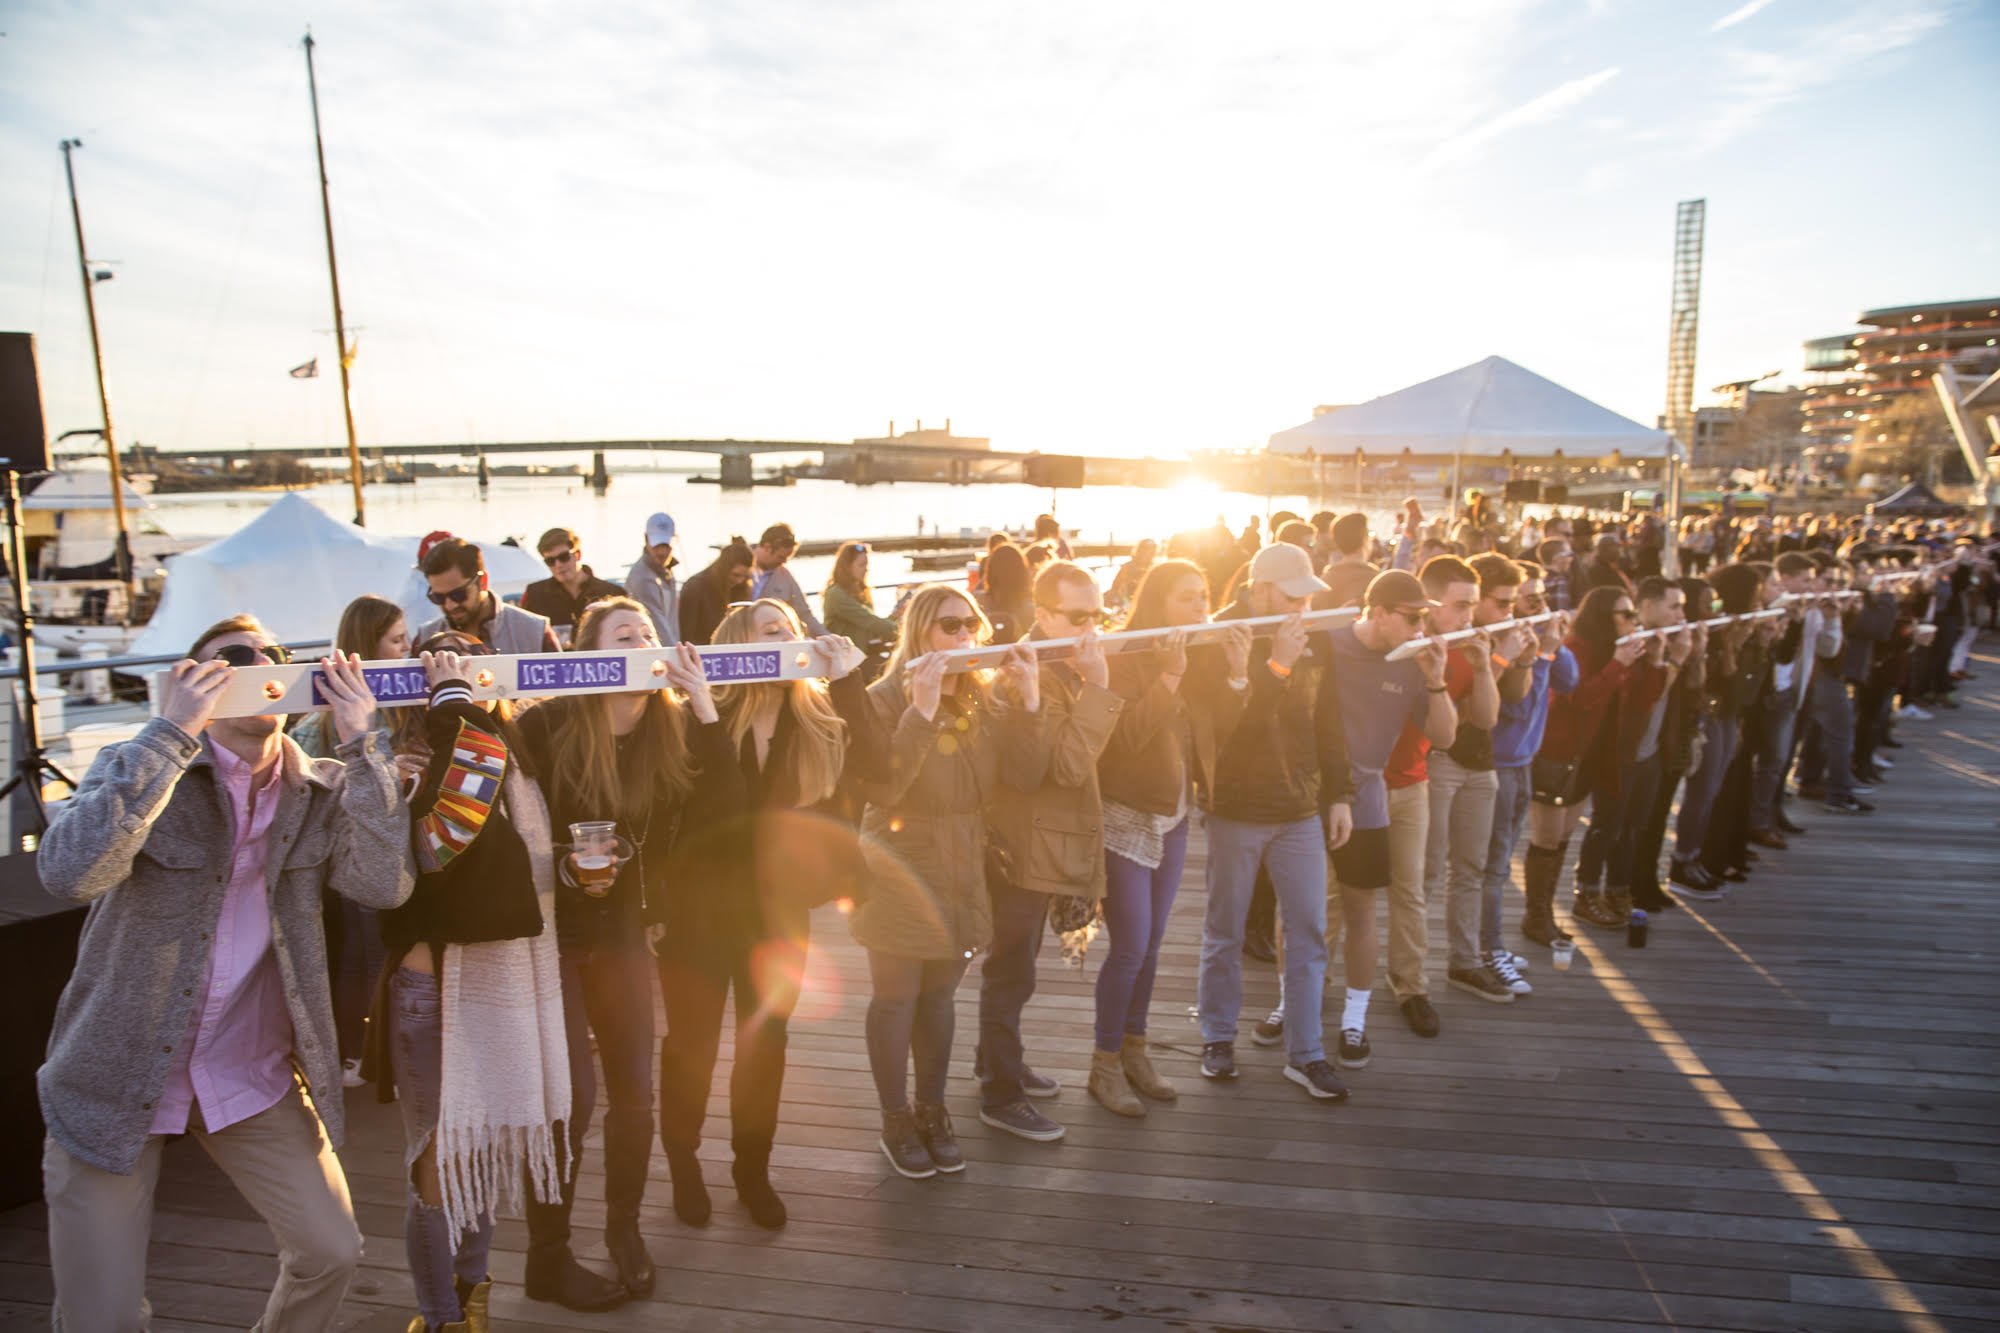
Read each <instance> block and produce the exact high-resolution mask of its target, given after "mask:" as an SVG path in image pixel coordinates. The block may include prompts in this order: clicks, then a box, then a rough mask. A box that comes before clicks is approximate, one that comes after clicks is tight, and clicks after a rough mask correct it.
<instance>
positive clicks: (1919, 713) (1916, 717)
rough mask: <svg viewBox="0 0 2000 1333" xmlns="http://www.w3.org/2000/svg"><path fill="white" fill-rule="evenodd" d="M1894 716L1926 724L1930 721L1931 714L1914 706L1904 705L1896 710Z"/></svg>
mask: <svg viewBox="0 0 2000 1333" xmlns="http://www.w3.org/2000/svg"><path fill="white" fill-rule="evenodd" d="M1896 716H1897V717H1901V718H1908V719H1909V720H1910V721H1912V722H1928V721H1930V720H1931V717H1932V714H1930V713H1927V712H1925V711H1924V710H1923V709H1921V708H1919V707H1917V706H1916V705H1915V704H1904V705H1903V706H1902V707H1901V708H1899V709H1897V710H1896Z"/></svg>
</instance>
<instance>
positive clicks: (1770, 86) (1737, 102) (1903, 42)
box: [1694, 0, 1953, 152]
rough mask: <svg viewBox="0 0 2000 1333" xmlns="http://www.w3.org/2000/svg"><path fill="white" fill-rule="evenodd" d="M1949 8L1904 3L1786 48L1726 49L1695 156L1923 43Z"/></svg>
mask: <svg viewBox="0 0 2000 1333" xmlns="http://www.w3.org/2000/svg"><path fill="white" fill-rule="evenodd" d="M1747 7H1748V6H1746V8H1747ZM1952 9H1953V5H1952V3H1951V0H1900V3H1890V4H1886V5H1878V6H1871V7H1870V8H1868V9H1867V10H1866V11H1865V12H1861V13H1856V14H1852V15H1850V16H1848V17H1846V18H1844V19H1840V20H1837V21H1835V22H1832V23H1827V24H1823V25H1821V26H1819V27H1816V28H1812V29H1808V30H1807V31H1806V32H1805V33H1804V34H1802V35H1797V36H1795V37H1794V38H1793V40H1792V42H1791V44H1790V45H1789V46H1788V47H1785V48H1782V49H1755V48H1750V47H1740V48H1726V49H1725V50H1724V51H1723V53H1722V62H1721V64H1722V70H1721V76H1720V77H1719V78H1718V79H1717V80H1716V86H1717V88H1718V89H1719V90H1720V92H1721V94H1722V97H1721V99H1720V100H1719V101H1718V103H1717V104H1716V105H1714V106H1713V108H1712V109H1711V110H1710V111H1709V112H1708V114H1707V115H1706V116H1705V117H1704V118H1703V121H1702V123H1701V125H1700V127H1699V130H1698V132H1697V134H1696V136H1695V139H1694V147H1695V149H1696V151H1699V152H1711V151H1714V150H1715V149H1717V148H1720V147H1721V146H1722V145H1724V144H1726V143H1728V142H1729V141H1730V140H1732V139H1735V138H1737V137H1738V136H1740V135H1742V134H1745V133H1747V132H1749V131H1750V130H1751V129H1753V128H1755V127H1756V126H1757V125H1759V124H1760V123H1762V122H1763V121H1764V120H1766V119H1767V118H1769V117H1770V116H1771V115H1772V114H1773V113H1775V112H1777V111H1778V110H1779V109H1780V108H1782V107H1785V106H1787V105H1789V104H1791V103H1793V102H1796V101H1798V100H1800V99H1802V98H1805V97H1808V96H1811V95H1812V94H1814V93H1818V92H1821V91H1823V90H1825V89H1828V88H1834V87H1838V86H1840V85H1841V84H1842V83H1843V82H1845V81H1846V80H1847V79H1848V77H1849V76H1850V73H1851V71H1853V70H1854V69H1855V68H1857V67H1859V66H1862V65H1873V64H1877V63H1879V62H1880V61H1881V60H1882V59H1883V58H1884V57H1886V56H1888V55H1889V54H1890V53H1891V52H1894V51H1897V50H1900V49H1902V48H1905V47H1910V46H1914V45H1916V44H1918V43H1919V42H1922V41H1924V40H1925V39H1926V38H1928V37H1930V36H1931V34H1933V33H1935V32H1937V31H1939V30H1940V29H1942V28H1943V27H1944V26H1945V25H1946V23H1947V22H1948V20H1949V18H1950V15H1951V11H1952Z"/></svg>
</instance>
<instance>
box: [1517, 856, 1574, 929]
mask: <svg viewBox="0 0 2000 1333" xmlns="http://www.w3.org/2000/svg"><path fill="white" fill-rule="evenodd" d="M1561 870H1562V853H1561V852H1560V851H1558V850H1556V849H1554V848H1550V847H1536V846H1533V845H1532V844H1531V845H1530V846H1529V848H1528V854H1527V857H1526V859H1525V863H1524V866H1523V873H1522V876H1521V878H1522V880H1523V885H1522V887H1523V888H1524V889H1526V891H1527V897H1528V903H1527V906H1526V907H1525V908H1524V909H1523V910H1522V912H1521V938H1523V939H1526V940H1532V941H1533V942H1535V943H1536V944H1539V945H1542V946H1544V947H1547V946H1548V945H1551V944H1554V943H1555V942H1556V941H1557V940H1566V939H1568V938H1569V935H1568V933H1567V932H1565V931H1564V930H1563V929H1562V927H1560V926H1558V925H1557V924H1556V911H1555V906H1556V876H1557V874H1559V873H1560V872H1561Z"/></svg>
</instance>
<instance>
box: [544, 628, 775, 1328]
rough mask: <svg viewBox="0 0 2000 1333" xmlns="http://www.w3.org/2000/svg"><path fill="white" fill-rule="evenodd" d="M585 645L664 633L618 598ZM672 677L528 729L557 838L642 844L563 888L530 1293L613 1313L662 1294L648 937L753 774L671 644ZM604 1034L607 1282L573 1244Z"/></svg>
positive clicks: (581, 645) (581, 648)
mask: <svg viewBox="0 0 2000 1333" xmlns="http://www.w3.org/2000/svg"><path fill="white" fill-rule="evenodd" d="M573 643H574V649H573V651H575V652H577V653H579V654H588V653H592V652H601V653H613V652H622V651H626V650H630V649H634V648H657V647H659V638H658V636H657V635H656V633H655V632H654V629H653V621H652V618H651V617H650V616H648V615H647V614H646V609H645V608H644V607H643V606H641V605H640V604H639V603H638V602H635V601H633V600H632V599H631V598H629V597H607V598H605V599H604V600H603V601H601V602H594V603H592V604H591V605H590V606H589V607H587V608H585V610H584V612H583V615H582V616H581V617H580V618H579V619H578V621H577V626H576V633H575V636H574V638H573ZM665 680H666V683H667V685H668V686H669V687H670V688H667V689H658V690H634V691H629V692H624V693H617V694H592V695H571V696H565V697H561V698H556V699H551V700H549V701H548V702H546V703H543V704H539V705H537V706H536V707H533V708H530V709H528V710H527V711H526V712H525V713H523V714H522V716H521V720H520V724H519V725H520V732H521V747H522V749H523V751H524V752H525V753H526V754H527V756H528V758H529V765H530V767H531V769H532V770H533V771H534V773H535V775H536V777H537V778H539V779H540V781H541V784H542V791H543V793H544V794H545V795H546V796H547V798H548V803H549V815H550V822H551V823H552V825H553V826H554V828H555V829H556V830H557V836H558V837H559V838H560V837H563V836H564V833H565V832H566V830H567V829H568V828H569V826H570V825H571V824H575V823H578V822H582V821H596V820H610V821H613V822H615V824H616V825H617V833H618V835H619V836H620V837H621V838H623V839H624V840H625V842H626V843H627V844H629V847H630V851H631V855H630V856H629V857H628V858H627V859H625V860H624V861H622V862H621V863H620V864H619V865H618V868H617V871H616V877H615V878H614V879H613V880H612V882H611V884H610V885H609V887H608V888H600V889H595V890H592V889H586V888H583V887H575V886H572V885H571V884H569V883H568V882H567V879H566V880H565V882H564V883H563V884H562V885H561V886H559V887H558V889H557V893H556V938H557V942H558V944H559V945H560V949H561V955H562V978H563V1003H564V1008H565V1009H566V1011H567V1014H568V1023H569V1055H570V1077H571V1082H572V1086H573V1089H574V1092H573V1101H574V1103H575V1107H574V1110H573V1113H572V1116H571V1121H570V1125H569V1131H570V1133H569V1148H570V1152H569V1155H568V1158H567V1161H566V1163H565V1165H566V1166H567V1168H568V1171H569V1174H568V1176H567V1178H566V1179H565V1180H564V1182H563V1194H562V1198H561V1200H560V1201H559V1202H557V1203H554V1204H534V1205H530V1207H529V1208H528V1283H527V1286H528V1295H529V1296H530V1297H532V1298H534V1299H537V1300H553V1301H556V1302H557V1303H559V1304H562V1305H565V1306H568V1307H569V1308H571V1309H603V1308H608V1306H609V1305H612V1304H616V1303H618V1302H619V1301H621V1300H623V1299H625V1298H626V1297H627V1296H644V1295H646V1294H647V1293H649V1292H651V1291H652V1289H653V1282H654V1269H653V1260H652V1256H650V1255H649V1254H647V1252H646V1245H645V1242H644V1240H642V1239H641V1238H640V1235H639V1205H640V1202H641V1201H642V1200H643V1199H644V1197H645V1192H646V1174H647V1163H648V1161H649V1160H650V1158H651V1157H652V1142H653V1058H654V1053H653V961H652V956H651V952H650V948H649V944H650V941H649V938H648V936H649V930H650V928H652V927H656V926H657V925H658V924H659V923H661V922H662V921H664V920H665V919H666V917H665V911H666V892H665V890H666V887H667V884H668V881H669V879H670V878H671V877H672V876H674V875H676V874H678V873H679V872H678V870H677V869H673V868H670V862H672V861H673V860H674V857H675V848H676V844H677V843H678V842H680V841H681V839H682V834H683V830H684V829H688V828H698V827H703V826H705V825H706V824H707V823H709V822H711V821H712V820H713V819H716V818H727V817H729V816H731V815H734V814H737V813H740V812H741V809H742V804H743V781H742V775H741V773H740V772H738V771H737V769H736V765H735V764H734V763H733V762H732V761H731V754H730V748H729V736H728V732H727V731H726V730H725V729H724V728H723V727H722V725H721V723H720V721H719V720H718V719H717V716H716V711H715V699H714V697H713V696H712V695H711V694H710V693H709V688H708V679H707V677H706V676H705V675H704V674H703V672H702V666H701V658H700V657H699V655H697V654H696V652H695V650H694V648H693V647H692V646H690V645H687V644H681V645H679V646H678V647H676V648H675V649H674V650H673V654H672V655H671V656H669V657H668V658H667V659H666V675H665ZM653 933H656V932H653ZM593 1034H594V1035H595V1037H596V1039H597V1056H598V1059H599V1060H600V1061H602V1063H603V1065H604V1082H605V1092H606V1101H607V1105H606V1107H605V1113H604V1202H605V1227H604V1243H605V1248H606V1249H607V1250H608V1251H610V1254H611V1260H612V1263H613V1264H614V1265H615V1266H616V1267H617V1270H618V1277H617V1280H616V1281H615V1282H608V1283H607V1282H605V1280H604V1279H602V1278H599V1277H598V1276H597V1275H595V1274H593V1273H590V1272H588V1271H587V1270H585V1269H583V1268H582V1267H581V1266H580V1265H578V1264H577V1262H576V1260H575V1258H574V1257H573V1256H572V1255H571V1253H570V1248H569V1213H570V1206H571V1204H572V1203H573V1201H574V1200H575V1197H576V1175H575V1172H576V1167H577V1163H578V1161H579V1160H580V1158H581V1156H582V1143H583V1139H584V1136H585V1135H586V1134H587V1133H588V1132H589V1128H590V1116H591V1112H592V1110H594V1109H595V1104H596V1100H597V1083H596V1078H595V1073H594V1071H593V1069H592V1068H591V1058H590V1056H591V1051H590V1036H591V1035H593ZM605 1288H608V1290H605Z"/></svg>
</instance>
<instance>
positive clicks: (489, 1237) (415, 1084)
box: [388, 945, 493, 1325]
mask: <svg viewBox="0 0 2000 1333" xmlns="http://www.w3.org/2000/svg"><path fill="white" fill-rule="evenodd" d="M417 947H418V948H423V947H425V946H423V945H418V946H417ZM389 1024H390V1027H389V1032H388V1037H389V1043H390V1047H389V1049H390V1052H391V1058H392V1059H393V1060H394V1061H395V1067H396V1105H397V1106H398V1107H399V1108H400V1109H401V1111H402V1113H403V1174H404V1177H405V1182H406V1183H407V1184H408V1185H409V1197H408V1198H407V1199H406V1200H405V1201H404V1204H403V1247H404V1249H405V1250H406V1251H407V1252H408V1254H409V1259H410V1278H411V1281H412V1282H413V1283H414V1284H415V1286H416V1289H417V1312H418V1313H419V1314H421V1315H423V1317H424V1320H425V1322H426V1323H429V1324H432V1325H442V1324H449V1323H453V1322H455V1321H457V1320H459V1319H462V1318H464V1312H463V1311H461V1310H460V1309H459V1308H458V1290H457V1288H456V1287H454V1286H453V1284H452V1279H453V1278H454V1277H458V1278H462V1279H464V1281H465V1282H466V1283H467V1284H468V1285H471V1284H474V1283H478V1282H483V1281H484V1280H485V1279H486V1263H487V1256H488V1255H489V1254H490V1253H491V1252H492V1249H493V1215H492V1214H491V1213H488V1214H486V1215H485V1216H483V1217H481V1218H480V1219H479V1222H478V1224H477V1225H476V1226H474V1227H473V1228H472V1229H471V1230H469V1231H466V1232H464V1233H462V1234H461V1235H458V1236H453V1235H452V1234H451V1227H450V1225H449V1224H448V1223H447V1222H446V1221H445V1218H444V1209H442V1208H433V1207H431V1206H430V1205H429V1204H427V1203H425V1202H424V1201H423V1199H422V1198H421V1197H419V1195H418V1193H417V1187H416V1181H415V1179H414V1178H413V1175H412V1173H413V1172H414V1171H415V1169H416V1163H417V1159H418V1158H419V1157H421V1156H423V1154H424V1150H425V1149H426V1148H429V1147H431V1146H432V1142H433V1140H434V1139H435V1138H436V1137H437V1122H438V1104H439V1102H440V1101H441V1100H442V1096H443V1091H444V1020H443V1010H442V1006H441V1005H440V1003H439V1000H438V980H437V978H436V977H431V976H426V975H424V974H423V973H422V972H413V971H411V970H410V969H409V968H407V967H400V968H397V969H396V973H395V975H394V976H392V977H390V978H389Z"/></svg>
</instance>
